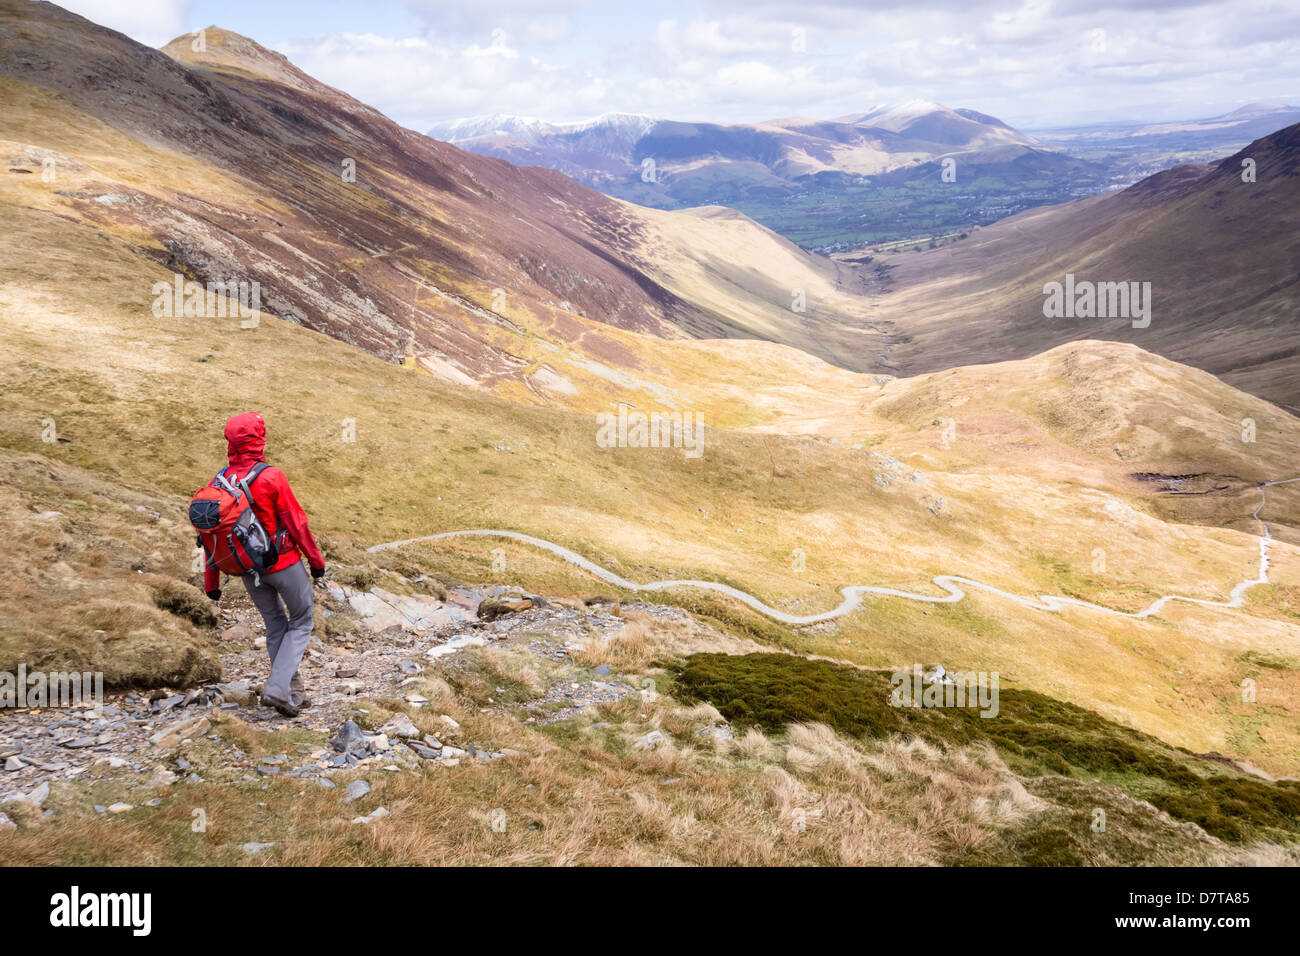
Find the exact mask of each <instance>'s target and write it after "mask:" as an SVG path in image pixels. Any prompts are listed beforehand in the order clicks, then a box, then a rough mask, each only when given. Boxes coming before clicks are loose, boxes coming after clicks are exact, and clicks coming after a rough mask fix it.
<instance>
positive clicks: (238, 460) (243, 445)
mask: <svg viewBox="0 0 1300 956" xmlns="http://www.w3.org/2000/svg"><path fill="white" fill-rule="evenodd" d="M265 450H266V422H264V421H263V420H262V416H261V415H259V414H257V412H245V413H244V414H242V415H236V416H235V417H234V418H232V419H230V421H228V422H226V456H227V457H228V458H229V459H230V470H229V471H228V472H227V473H226V474H227V477H229V478H231V479H234V478H235V477H236V476H238V477H239V478H243V477H244V476H245V475H247V474H248V472H249V471H250V470H251V469H252V467H253V466H254V465H256V464H257V463H258V462H261V461H266V455H265ZM251 490H252V493H253V511H254V512H256V514H257V518H258V520H259V521H261V522H262V527H264V528H265V529H266V530H267V531H268V532H270V533H271V534H275V533H276V532H277V531H279V530H280V529H281V528H284V529H287V530H288V532H289V540H288V541H286V542H285V544H286V547H285V551H284V553H283V554H281V555H280V560H279V561H277V562H275V566H274V567H273V568H271V570H270V571H269V572H267V573H268V574H270V573H274V572H276V571H283V570H284V569H285V568H287V567H289V566H291V565H294V564H297V563H298V562H299V561H301V560H302V558H301V556H300V553H299V549H300V548H301V549H302V552H303V553H305V554H306V555H307V563H308V564H310V565H311V566H312V567H313V568H315V569H319V568H323V567H325V559H324V558H323V557H321V553H320V548H318V547H316V539H315V538H314V537H312V533H311V531H310V530H309V529H308V528H307V514H306V512H304V511H303V510H302V505H300V504H298V499H297V498H295V497H294V496H293V489H292V488H290V487H289V479H288V478H286V477H285V476H284V472H282V471H281V470H280V469H279V468H276V467H274V466H271V467H269V468H263V469H262V473H261V474H259V475H258V476H257V480H256V481H255V482H253V484H252V485H251ZM220 585H221V572H220V571H219V570H218V569H217V568H205V569H204V571H203V590H205V591H215V590H216V589H217V588H218V587H220Z"/></svg>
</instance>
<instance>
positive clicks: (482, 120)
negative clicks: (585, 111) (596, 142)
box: [428, 113, 658, 146]
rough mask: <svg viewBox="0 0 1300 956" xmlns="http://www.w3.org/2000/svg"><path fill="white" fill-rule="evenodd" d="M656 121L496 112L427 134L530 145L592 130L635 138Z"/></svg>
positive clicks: (458, 140)
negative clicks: (570, 119)
mask: <svg viewBox="0 0 1300 956" xmlns="http://www.w3.org/2000/svg"><path fill="white" fill-rule="evenodd" d="M656 122H658V121H657V120H656V119H654V118H653V117H650V116H644V115H642V114H640V113H603V114H601V115H600V116H597V117H595V118H594V119H589V120H579V121H577V122H571V123H552V122H550V121H548V120H544V119H539V118H537V117H534V116H514V115H511V114H508V113H493V114H490V115H488V116H471V117H468V118H466V119H458V120H449V121H447V122H443V123H436V124H434V126H433V127H432V128H431V129H430V130H429V131H428V134H429V135H430V136H432V137H433V138H434V139H440V140H443V141H444V142H448V143H464V142H469V141H471V140H476V139H479V138H481V137H485V136H508V137H510V138H511V139H514V140H516V141H518V142H520V143H523V144H526V145H529V146H536V145H538V144H539V143H541V142H542V141H543V140H545V139H548V138H551V137H557V136H565V137H574V136H582V135H583V134H590V133H598V134H601V135H603V136H607V137H609V138H610V139H615V140H630V141H635V140H636V139H638V138H640V137H641V136H644V135H645V134H646V133H647V132H649V131H650V129H651V128H652V127H653V126H654V125H655V123H656Z"/></svg>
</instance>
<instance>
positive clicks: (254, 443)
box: [226, 412, 266, 468]
mask: <svg viewBox="0 0 1300 956" xmlns="http://www.w3.org/2000/svg"><path fill="white" fill-rule="evenodd" d="M265 452H266V422H265V421H263V420H262V416H261V415H259V414H257V412H244V413H243V414H242V415H236V416H235V417H234V418H232V419H230V421H228V422H226V457H227V458H229V459H230V464H231V465H232V466H234V467H235V468H244V467H249V466H251V465H254V464H256V463H257V462H259V461H266V455H265Z"/></svg>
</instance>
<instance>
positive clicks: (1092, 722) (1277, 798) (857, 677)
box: [676, 654, 1300, 852]
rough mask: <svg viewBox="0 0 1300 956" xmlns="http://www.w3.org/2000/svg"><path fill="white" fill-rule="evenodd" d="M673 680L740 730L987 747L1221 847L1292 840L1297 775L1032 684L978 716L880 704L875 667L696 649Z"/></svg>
mask: <svg viewBox="0 0 1300 956" xmlns="http://www.w3.org/2000/svg"><path fill="white" fill-rule="evenodd" d="M676 675H677V684H678V687H679V688H680V692H681V693H682V694H683V695H684V696H685V697H686V698H688V699H701V700H707V701H709V702H711V703H713V704H714V705H715V706H716V707H717V708H718V710H719V711H721V713H722V714H723V715H724V716H726V717H727V718H728V719H731V720H734V721H737V722H738V723H740V724H741V725H749V726H758V727H762V728H764V729H765V730H768V731H772V730H777V729H782V728H785V727H787V726H790V725H794V727H795V728H800V727H803V726H804V724H805V723H806V722H808V721H812V720H821V721H824V722H825V724H826V725H827V726H828V728H834V729H835V730H837V731H839V732H841V733H844V734H847V735H849V736H852V737H857V738H867V739H876V740H881V739H889V738H891V737H894V736H903V737H905V738H907V739H908V740H911V741H916V742H919V743H917V744H916V746H920V747H923V748H924V747H926V746H931V747H933V746H939V747H942V748H945V749H949V748H960V747H971V746H983V747H986V748H987V747H993V748H996V749H997V750H998V752H999V753H1000V754H1002V755H1003V757H1004V758H1005V759H1006V760H1007V761H1008V764H1009V765H1010V766H1011V767H1012V768H1015V769H1018V770H1019V771H1021V772H1022V773H1025V774H1027V775H1030V776H1041V775H1044V774H1059V775H1062V776H1068V777H1075V778H1080V779H1092V780H1099V781H1104V782H1107V783H1113V784H1115V785H1116V786H1118V787H1120V788H1121V789H1122V790H1124V791H1125V792H1126V793H1129V794H1130V795H1132V796H1134V797H1137V798H1140V799H1143V800H1147V801H1149V802H1150V803H1151V804H1152V805H1154V806H1155V807H1157V808H1158V809H1160V810H1163V811H1165V812H1166V813H1168V814H1169V815H1170V816H1171V817H1174V818H1175V819H1178V820H1183V821H1188V822H1191V823H1195V824H1197V825H1198V826H1199V827H1201V828H1202V829H1203V830H1204V831H1205V832H1206V833H1208V834H1210V835H1211V836H1214V837H1217V838H1219V839H1222V840H1225V841H1228V842H1231V843H1245V842H1248V841H1251V840H1258V839H1283V840H1295V839H1296V838H1297V837H1300V782H1297V781H1279V782H1268V781H1264V780H1261V779H1259V778H1257V777H1254V776H1251V775H1249V774H1246V773H1244V772H1235V773H1224V772H1221V771H1219V770H1218V769H1217V768H1214V767H1212V765H1211V764H1209V763H1208V762H1206V761H1201V760H1197V759H1195V758H1194V757H1192V756H1191V755H1190V754H1187V753H1185V752H1180V751H1178V750H1175V749H1174V748H1171V747H1169V746H1168V745H1166V744H1164V743H1162V742H1161V741H1159V740H1156V739H1155V738H1152V737H1150V736H1148V735H1146V734H1143V733H1141V732H1139V731H1135V730H1132V729H1130V728H1127V727H1123V726H1121V725H1119V724H1116V723H1115V722H1114V721H1110V720H1107V719H1106V718H1104V717H1101V716H1100V715H1097V714H1095V713H1092V712H1089V711H1087V710H1085V709H1083V708H1081V707H1077V706H1075V705H1073V704H1067V703H1064V702H1062V701H1057V700H1054V699H1052V698H1050V697H1047V696H1046V695H1044V694H1040V693H1038V692H1036V691H1031V690H1023V689H1018V688H1003V689H1001V691H1000V694H999V713H998V714H997V716H995V717H992V718H983V717H981V716H980V715H979V712H978V711H977V710H976V709H975V708H972V707H968V708H942V707H941V708H913V707H895V706H891V704H890V692H891V684H890V680H889V675H888V674H887V673H885V672H881V671H865V670H859V669H855V668H850V667H845V666H842V665H836V664H832V663H830V662H827V661H815V660H807V659H804V658H799V657H793V656H790V655H781V654H752V655H744V656H735V655H718V654H696V655H693V656H691V657H690V658H688V659H686V660H685V661H683V662H681V663H680V664H678V665H677V667H676ZM790 740H791V742H792V751H793V752H794V759H795V760H796V761H798V762H802V764H803V765H804V766H808V765H812V764H815V763H817V762H818V761H827V760H833V759H835V756H836V751H835V749H834V748H833V747H830V746H829V743H830V741H829V739H828V738H827V737H826V736H825V735H824V734H816V733H812V732H810V731H809V730H807V729H806V727H805V728H804V729H792V730H791V731H790ZM787 756H788V757H789V754H788V755H787ZM1044 852H1046V851H1044Z"/></svg>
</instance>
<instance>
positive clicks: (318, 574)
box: [311, 567, 325, 578]
mask: <svg viewBox="0 0 1300 956" xmlns="http://www.w3.org/2000/svg"><path fill="white" fill-rule="evenodd" d="M311 576H312V577H313V578H323V577H325V569H324V568H323V567H322V568H312V569H311Z"/></svg>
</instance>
